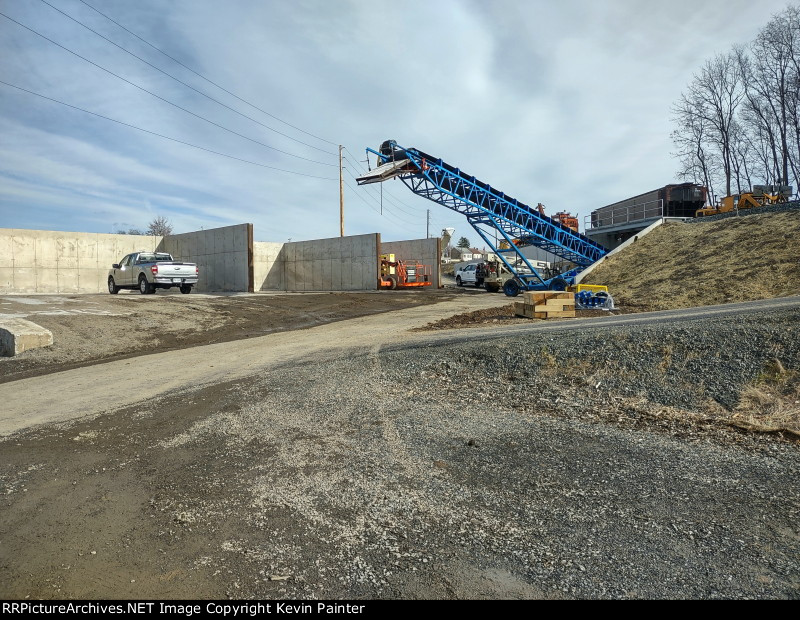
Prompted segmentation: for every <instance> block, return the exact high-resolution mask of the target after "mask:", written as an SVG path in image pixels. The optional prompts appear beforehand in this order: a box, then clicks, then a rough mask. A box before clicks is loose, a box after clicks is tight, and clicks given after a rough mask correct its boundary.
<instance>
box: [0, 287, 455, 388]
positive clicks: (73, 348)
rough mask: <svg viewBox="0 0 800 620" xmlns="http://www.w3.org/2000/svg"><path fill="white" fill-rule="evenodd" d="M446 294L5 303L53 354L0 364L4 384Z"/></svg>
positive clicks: (13, 299)
mask: <svg viewBox="0 0 800 620" xmlns="http://www.w3.org/2000/svg"><path fill="white" fill-rule="evenodd" d="M452 297H453V294H452V293H449V292H447V291H426V292H424V293H420V292H414V291H380V292H375V293H363V292H360V293H319V294H316V293H295V294H256V295H219V294H217V295H204V294H192V295H191V296H189V297H186V296H184V295H180V294H170V293H164V292H159V293H158V294H157V295H146V296H145V295H140V294H139V293H138V292H127V291H123V292H120V293H119V294H118V295H114V296H111V295H106V294H99V295H65V296H60V295H36V296H21V295H7V296H2V297H0V319H2V318H3V317H8V318H11V317H17V318H24V319H26V320H29V321H33V322H34V323H36V324H37V325H41V326H42V327H44V328H45V329H48V330H50V331H51V332H52V333H53V341H54V342H53V346H51V347H47V348H44V349H36V350H32V351H29V352H27V353H26V354H25V355H22V356H18V357H12V358H3V357H0V383H3V382H6V381H14V380H16V379H20V378H23V377H30V376H36V375H37V374H41V373H43V372H49V371H51V370H53V369H54V368H57V369H58V370H67V369H69V368H76V367H79V366H85V365H88V364H95V363H99V362H107V361H111V360H115V359H123V358H126V357H131V356H134V355H141V354H143V353H158V352H160V351H169V350H173V349H180V348H186V347H193V346H198V345H207V344H213V343H215V342H227V341H230V340H241V339H245V338H251V337H256V336H264V335H266V334H270V333H273V332H277V331H291V330H296V329H305V328H308V327H313V326H314V325H321V324H324V323H331V322H334V321H340V320H342V319H347V318H353V317H358V316H366V315H371V314H378V313H385V312H389V313H391V312H393V311H396V310H399V309H402V308H412V307H416V306H421V305H428V304H433V303H437V302H441V301H445V300H448V299H451V298H452Z"/></svg>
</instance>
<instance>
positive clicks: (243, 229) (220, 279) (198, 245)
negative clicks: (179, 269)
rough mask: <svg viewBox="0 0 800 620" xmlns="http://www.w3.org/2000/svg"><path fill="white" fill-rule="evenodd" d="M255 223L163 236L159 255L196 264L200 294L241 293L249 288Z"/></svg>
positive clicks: (196, 288) (197, 288)
mask: <svg viewBox="0 0 800 620" xmlns="http://www.w3.org/2000/svg"><path fill="white" fill-rule="evenodd" d="M252 226H253V225H252V224H236V225H234V226H224V227H222V228H210V229H208V230H198V231H196V232H190V233H183V234H180V235H170V236H168V237H164V238H163V240H162V242H161V243H160V244H159V246H158V250H159V251H160V252H169V253H170V254H172V255H173V256H174V257H175V258H178V259H180V260H183V261H186V262H188V263H197V266H198V267H199V268H200V278H199V280H198V282H197V286H196V287H195V290H197V291H242V292H247V291H248V290H251V288H250V275H249V266H250V261H249V251H248V247H249V243H250V240H251V239H252Z"/></svg>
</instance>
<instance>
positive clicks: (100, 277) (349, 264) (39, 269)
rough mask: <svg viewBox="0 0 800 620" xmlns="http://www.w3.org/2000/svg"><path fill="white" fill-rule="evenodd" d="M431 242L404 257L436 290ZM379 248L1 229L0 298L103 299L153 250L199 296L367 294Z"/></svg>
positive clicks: (222, 235)
mask: <svg viewBox="0 0 800 620" xmlns="http://www.w3.org/2000/svg"><path fill="white" fill-rule="evenodd" d="M436 241H437V240H436V239H428V240H425V239H423V240H419V242H403V243H410V244H415V243H419V244H420V245H419V246H413V245H412V246H409V247H410V248H412V249H411V250H409V251H412V253H413V254H414V255H413V256H409V258H419V259H420V260H422V262H424V263H426V264H429V263H430V264H432V265H436V270H435V272H434V273H436V274H437V282H436V284H437V285H438V261H433V260H432V256H433V255H432V253H431V252H432V250H431V248H434V247H435V246H434V244H435V242H436ZM425 244H427V245H425ZM416 247H419V248H420V249H419V250H417V249H416ZM379 248H380V235H378V234H377V233H374V234H368V235H357V236H352V237H334V238H332V239H317V240H313V241H299V242H294V243H267V242H258V243H254V242H253V226H252V224H238V225H235V226H225V227H223V228H213V229H210V230H200V231H196V232H190V233H183V234H180V235H170V236H167V237H154V236H144V235H109V234H102V233H69V232H54V231H42V230H22V229H10V228H7V229H1V228H0V294H20V293H22V294H24V293H102V292H105V291H106V290H107V288H106V281H107V278H108V270H109V268H110V267H111V265H112V264H113V263H117V262H119V261H120V259H122V257H123V256H125V255H126V254H130V253H131V252H138V251H148V252H150V251H153V250H157V251H159V252H169V253H170V254H172V255H173V256H175V257H176V258H178V259H180V260H185V261H187V262H194V263H197V265H198V266H199V268H200V279H199V282H198V284H197V287H196V290H197V291H242V292H244V291H253V290H256V291H260V290H278V291H363V290H369V291H373V290H376V289H377V287H378V269H379V263H378V260H379V259H378V254H379ZM391 251H392V252H394V250H391ZM433 251H435V249H434V250H433ZM418 252H422V254H419V253H418ZM429 256H430V257H431V258H430V259H429V258H428V257H429Z"/></svg>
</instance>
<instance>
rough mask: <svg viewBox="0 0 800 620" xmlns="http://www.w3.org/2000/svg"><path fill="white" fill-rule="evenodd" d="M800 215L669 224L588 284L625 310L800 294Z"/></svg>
mask: <svg viewBox="0 0 800 620" xmlns="http://www.w3.org/2000/svg"><path fill="white" fill-rule="evenodd" d="M799 237H800V211H797V212H784V213H765V214H763V215H749V216H747V217H741V218H730V219H727V220H722V221H718V222H702V223H694V224H680V223H670V224H665V225H664V226H661V227H660V228H658V229H656V230H654V231H653V232H652V233H650V234H648V235H646V236H645V237H643V238H642V239H640V240H639V241H637V242H636V243H634V244H632V245H631V246H629V247H628V248H627V249H625V250H623V251H621V252H620V253H619V254H617V255H615V256H612V257H610V258H608V259H606V260H605V261H604V262H603V263H602V264H601V265H599V266H598V267H597V269H595V270H594V271H593V272H592V273H591V274H589V275H588V276H587V277H586V280H584V282H585V283H586V284H606V285H608V287H609V290H610V291H611V294H612V295H613V296H614V300H615V301H616V302H617V304H618V305H619V306H621V307H626V308H629V309H636V310H639V311H647V310H668V309H672V308H689V307H693V306H707V305H712V304H722V303H732V302H737V301H751V300H755V299H770V298H773V297H785V296H787V295H797V294H800V260H798V256H797V253H796V252H794V251H792V248H793V247H794V246H795V244H796V240H797V239H798V238H799Z"/></svg>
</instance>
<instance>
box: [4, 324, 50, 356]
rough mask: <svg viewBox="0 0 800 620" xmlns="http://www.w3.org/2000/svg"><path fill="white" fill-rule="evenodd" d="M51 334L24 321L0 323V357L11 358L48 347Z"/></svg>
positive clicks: (38, 326)
mask: <svg viewBox="0 0 800 620" xmlns="http://www.w3.org/2000/svg"><path fill="white" fill-rule="evenodd" d="M51 344H53V334H52V333H51V332H50V331H49V330H46V329H45V328H44V327H42V326H40V325H37V324H36V323H31V322H30V321H26V320H25V319H3V320H2V321H0V355H3V356H5V357H13V356H14V355H19V354H20V353H22V352H23V351H28V350H30V349H37V348H39V347H49V346H50V345H51Z"/></svg>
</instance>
